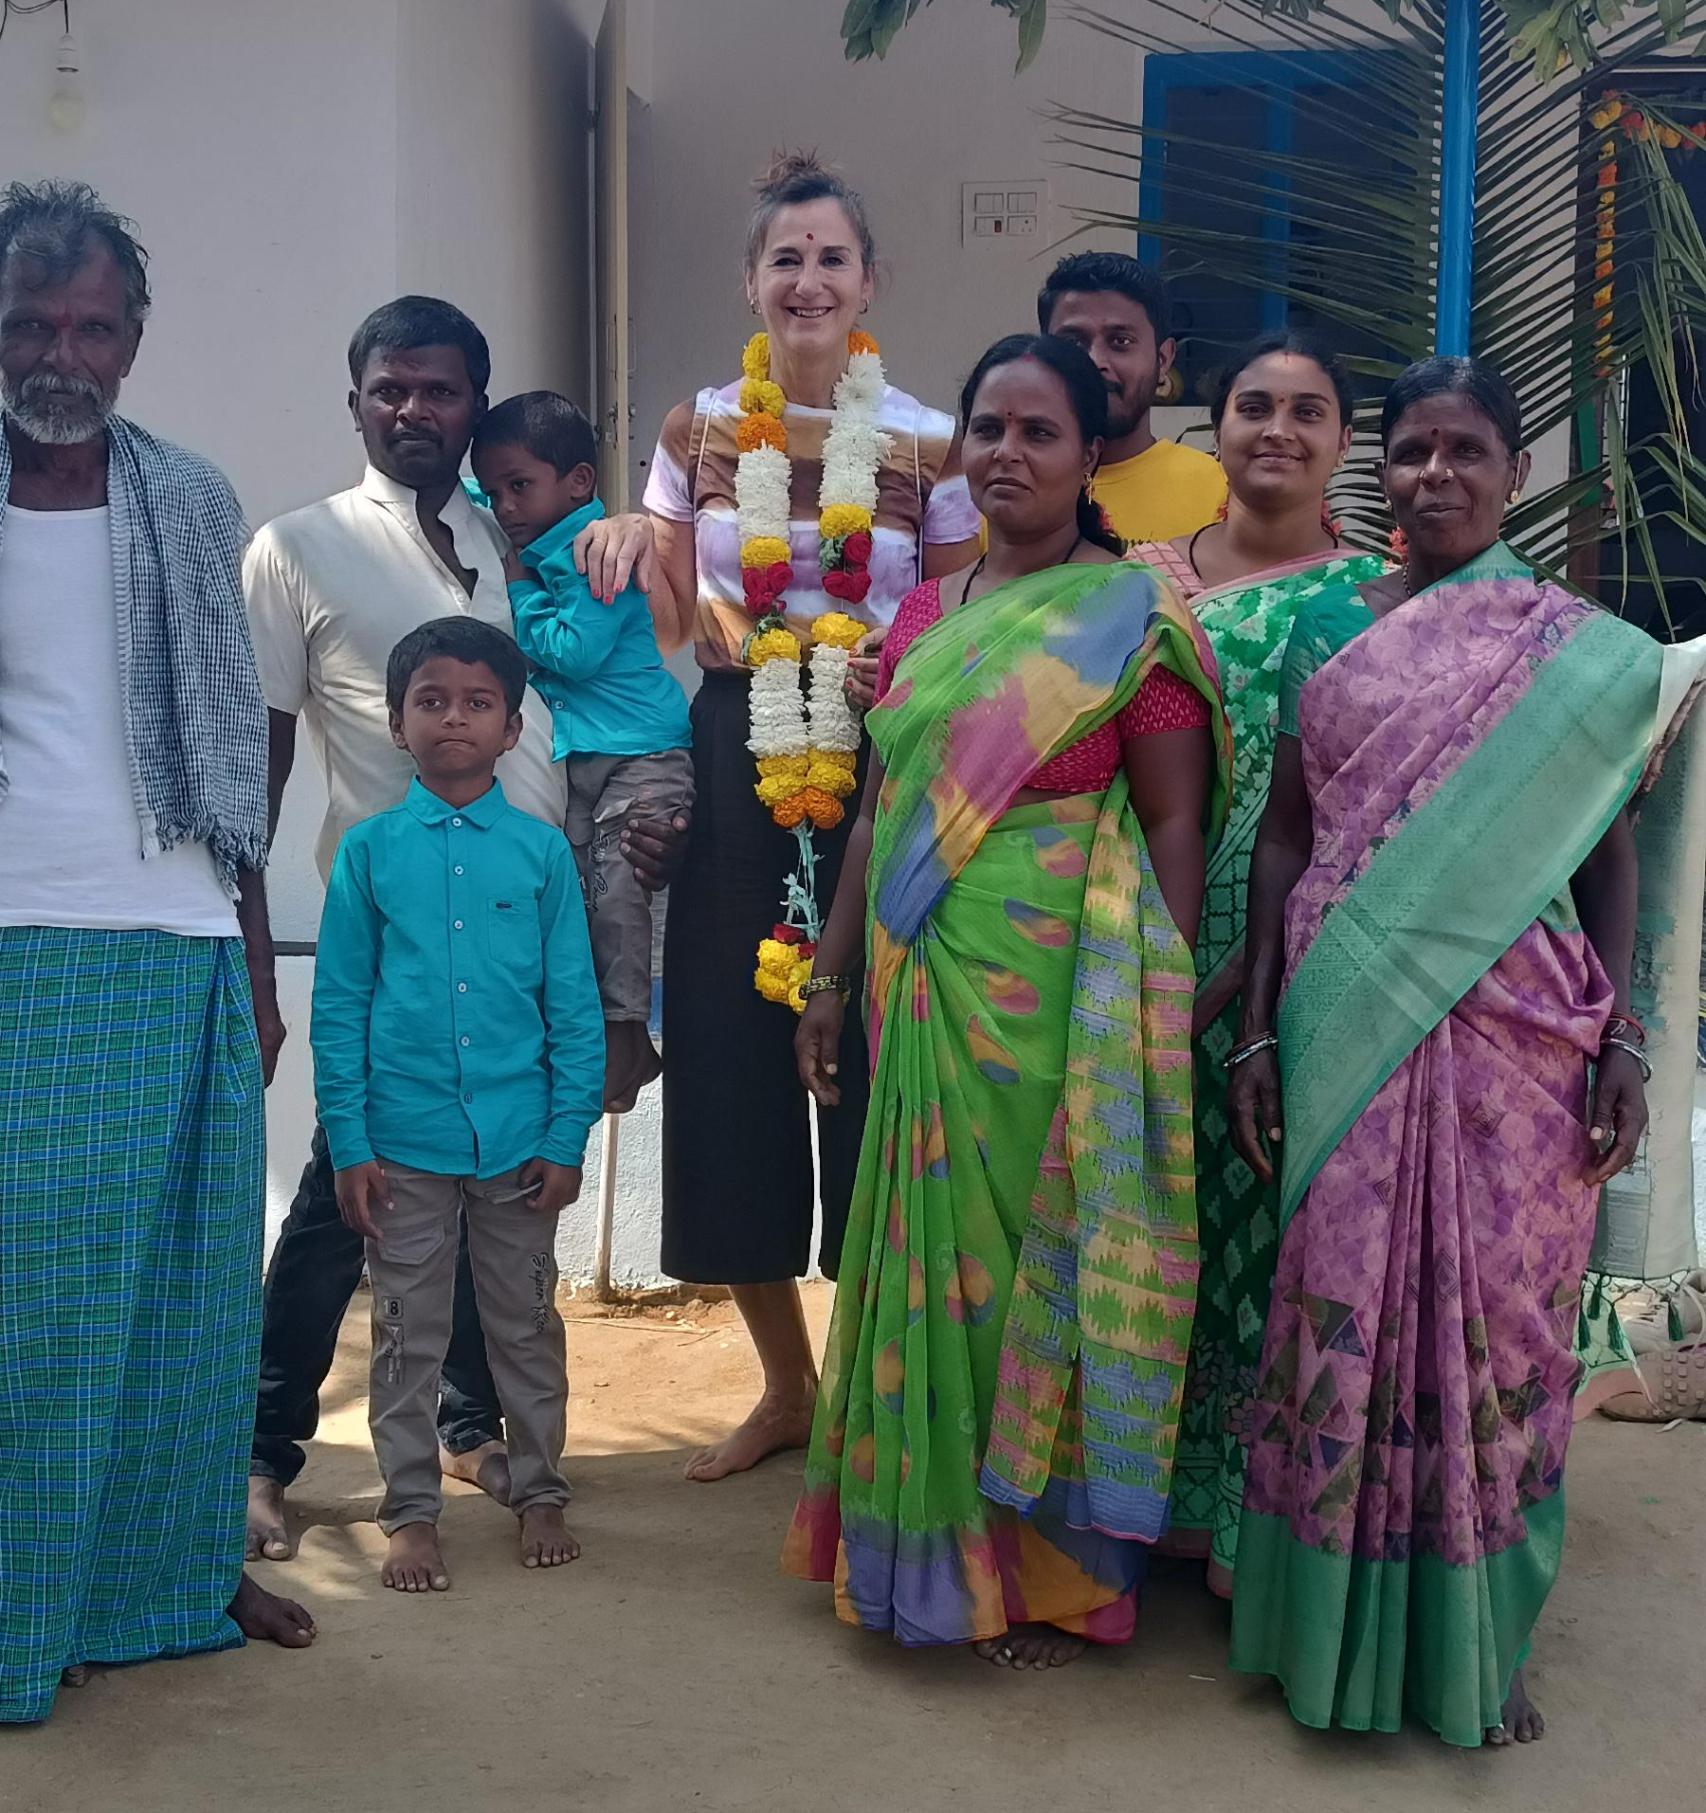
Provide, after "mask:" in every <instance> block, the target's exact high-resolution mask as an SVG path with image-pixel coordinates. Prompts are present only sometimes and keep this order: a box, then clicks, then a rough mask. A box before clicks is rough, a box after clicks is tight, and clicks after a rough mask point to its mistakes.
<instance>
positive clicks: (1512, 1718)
mask: <svg viewBox="0 0 1706 1813" xmlns="http://www.w3.org/2000/svg"><path fill="white" fill-rule="evenodd" d="M1545 1735H1546V1721H1545V1720H1544V1719H1543V1718H1542V1717H1541V1716H1540V1708H1539V1707H1538V1706H1536V1705H1535V1703H1534V1702H1533V1701H1532V1700H1531V1699H1530V1698H1529V1697H1528V1689H1527V1688H1526V1687H1524V1686H1523V1684H1522V1670H1521V1669H1520V1668H1519V1669H1518V1670H1517V1671H1516V1673H1515V1674H1513V1675H1512V1676H1511V1690H1510V1692H1509V1693H1508V1694H1506V1695H1505V1711H1504V1723H1503V1724H1500V1725H1493V1726H1491V1727H1489V1729H1488V1731H1487V1742H1488V1743H1489V1744H1492V1745H1494V1746H1496V1747H1497V1748H1498V1749H1501V1750H1502V1749H1503V1748H1504V1747H1505V1746H1506V1745H1507V1744H1534V1743H1538V1742H1539V1741H1540V1739H1541V1738H1543V1737H1544V1736H1545Z"/></svg>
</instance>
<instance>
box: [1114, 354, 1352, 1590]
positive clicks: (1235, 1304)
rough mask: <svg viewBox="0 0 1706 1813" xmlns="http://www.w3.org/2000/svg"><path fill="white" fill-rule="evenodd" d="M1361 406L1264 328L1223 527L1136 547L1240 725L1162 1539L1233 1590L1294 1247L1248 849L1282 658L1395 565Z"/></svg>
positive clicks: (1230, 393) (1222, 872)
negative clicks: (1268, 1357)
mask: <svg viewBox="0 0 1706 1813" xmlns="http://www.w3.org/2000/svg"><path fill="white" fill-rule="evenodd" d="M1353 402H1354V399H1353V397H1352V393H1351V387H1350V381H1349V379H1348V378H1347V377H1346V375H1345V371H1344V368H1343V366H1342V365H1341V364H1340V363H1339V361H1338V359H1337V358H1335V357H1334V355H1333V354H1332V353H1331V352H1329V351H1328V350H1327V349H1326V348H1325V347H1323V346H1321V345H1320V344H1319V343H1317V342H1316V341H1315V340H1313V339H1312V338H1311V337H1309V336H1308V335H1305V334H1301V333H1298V332H1297V331H1296V330H1294V329H1282V330H1280V331H1277V332H1274V333H1270V334H1263V335H1262V336H1260V337H1259V338H1258V339H1256V340H1253V341H1252V342H1251V343H1250V344H1249V345H1248V346H1247V347H1245V348H1244V350H1243V351H1242V352H1240V353H1239V354H1237V355H1236V356H1235V357H1234V358H1233V359H1232V361H1231V362H1230V363H1229V364H1228V366H1227V368H1226V371H1225V373H1224V374H1223V376H1222V377H1221V380H1220V383H1219V385H1218V387H1217V388H1216V391H1215V395H1214V401H1213V404H1212V408H1211V416H1212V419H1213V422H1214V437H1215V452H1216V454H1217V456H1218V457H1219V460H1220V463H1221V465H1222V466H1223V467H1224V468H1225V469H1226V479H1227V485H1228V489H1229V495H1228V497H1227V501H1226V506H1225V509H1224V510H1223V512H1222V515H1221V519H1220V521H1218V522H1215V523H1210V524H1209V525H1208V526H1207V527H1206V528H1202V529H1198V530H1197V531H1196V532H1195V533H1194V534H1191V535H1181V536H1180V537H1179V538H1178V539H1177V540H1176V541H1171V542H1157V543H1144V544H1141V545H1140V546H1138V547H1136V548H1134V549H1133V550H1132V554H1133V556H1134V558H1136V559H1139V560H1146V561H1148V562H1149V564H1150V565H1152V566H1154V567H1157V568H1158V569H1159V570H1160V571H1161V572H1163V573H1165V574H1167V575H1168V577H1169V578H1171V579H1172V580H1173V581H1174V583H1175V584H1176V585H1177V586H1178V588H1179V590H1180V591H1181V592H1182V593H1183V594H1184V595H1185V597H1186V598H1188V599H1190V600H1191V601H1192V609H1193V611H1194V612H1195V614H1196V618H1197V621H1198V622H1199V623H1200V624H1201V625H1202V627H1203V629H1204V630H1205V631H1206V632H1207V634H1208V639H1209V643H1210V645H1211V646H1212V647H1213V649H1214V657H1215V663H1216V665H1217V667H1218V668H1219V670H1220V684H1221V689H1222V691H1223V693H1224V695H1225V698H1226V715H1227V717H1228V718H1229V719H1230V720H1231V723H1232V742H1233V751H1234V757H1233V782H1232V812H1231V817H1230V818H1229V819H1228V821H1227V826H1226V834H1225V836H1223V837H1222V838H1221V840H1220V842H1219V844H1218V845H1217V846H1216V847H1215V851H1214V855H1213V856H1212V857H1211V858H1210V860H1209V865H1208V883H1207V890H1206V893H1205V896H1204V901H1203V920H1202V933H1201V936H1200V937H1199V938H1198V940H1197V978H1198V985H1197V1001H1196V1011H1195V1021H1196V1025H1197V1028H1198V1037H1197V1041H1196V1127H1197V1232H1198V1239H1199V1241H1200V1243H1201V1258H1202V1274H1201V1277H1200V1279H1199V1280H1198V1290H1197V1313H1196V1322H1195V1324H1194V1326H1193V1328H1192V1330H1191V1365H1190V1372H1189V1376H1188V1378H1187V1380H1186V1386H1185V1408H1184V1414H1183V1416H1182V1418H1181V1419H1180V1424H1179V1453H1178V1460H1177V1462H1176V1464H1175V1466H1174V1469H1173V1501H1172V1504H1171V1507H1170V1508H1169V1511H1168V1533H1167V1537H1166V1540H1165V1542H1164V1543H1163V1545H1162V1546H1163V1547H1164V1548H1165V1549H1166V1550H1167V1551H1168V1552H1169V1553H1171V1554H1187V1555H1196V1556H1204V1557H1206V1558H1207V1561H1208V1584H1209V1586H1210V1588H1211V1589H1212V1590H1213V1591H1214V1592H1216V1593H1218V1594H1219V1595H1221V1596H1222V1597H1223V1598H1224V1597H1227V1596H1229V1595H1230V1594H1231V1591H1232V1567H1233V1561H1234V1558H1235V1556H1236V1553H1237V1543H1238V1516H1239V1509H1240V1507H1241V1505H1242V1503H1243V1499H1244V1438H1245V1433H1246V1429H1247V1425H1248V1421H1249V1417H1250V1414H1251V1399H1252V1396H1253V1393H1254V1390H1255V1382H1256V1370H1257V1367H1258V1366H1259V1364H1260V1362H1261V1357H1262V1328H1263V1326H1264V1323H1265V1321H1266V1318H1267V1311H1268V1293H1269V1291H1270V1289H1271V1288H1272V1286H1273V1277H1274V1260H1275V1258H1276V1257H1277V1255H1278V1251H1279V1220H1278V1212H1279V1200H1278V1190H1277V1188H1276V1187H1275V1186H1274V1185H1273V1184H1272V1183H1271V1182H1270V1183H1262V1182H1261V1181H1260V1180H1258V1179H1257V1177H1256V1176H1255V1174H1254V1173H1253V1172H1252V1171H1251V1169H1250V1167H1249V1166H1248V1165H1247V1164H1245V1162H1244V1160H1243V1159H1242V1158H1240V1157H1239V1156H1238V1154H1237V1153H1236V1152H1235V1151H1234V1150H1233V1149H1232V1148H1231V1146H1230V1145H1229V1144H1228V1142H1227V1138H1226V1088H1227V1075H1226V1071H1225V1070H1224V1069H1223V1068H1222V1065H1223V1062H1224V1060H1225V1057H1226V1054H1227V1053H1228V1052H1229V1051H1230V1050H1231V1049H1232V1046H1233V1044H1234V1042H1235V1040H1236V1037H1237V1032H1238V1007H1237V994H1238V990H1239V987H1240V986H1241V984H1242V982H1243V977H1244V902H1245V895H1246V892H1247V888H1248V883H1249V875H1250V849H1251V846H1252V844H1253V843H1254V842H1255V837H1256V826H1257V824H1258V822H1259V821H1260V819H1261V816H1262V807H1263V805H1264V804H1265V802H1266V800H1267V797H1268V775H1269V773H1270V771H1271V769H1272V766H1273V752H1274V735H1275V728H1276V724H1277V720H1278V714H1279V677H1280V661H1281V657H1282V656H1283V655H1284V653H1285V646H1286V639H1287V638H1288V637H1289V635H1290V634H1291V626H1292V624H1293V622H1294V621H1295V620H1296V617H1297V613H1298V611H1299V610H1300V609H1301V608H1302V607H1303V606H1304V605H1306V604H1308V603H1309V602H1311V601H1312V600H1314V599H1316V598H1319V597H1322V596H1327V595H1331V594H1333V593H1335V592H1338V591H1350V590H1352V588H1354V587H1356V586H1357V585H1359V584H1361V583H1362V582H1363V581H1365V580H1370V579H1377V578H1379V576H1380V575H1381V573H1382V572H1384V571H1385V564H1386V563H1385V562H1384V561H1383V560H1381V559H1380V558H1379V557H1378V556H1377V555H1372V554H1358V553H1355V552H1353V551H1351V550H1349V549H1346V548H1343V547H1341V546H1340V542H1339V533H1338V530H1337V528H1336V527H1335V526H1334V524H1333V522H1332V519H1331V513H1330V512H1329V510H1328V508H1327V501H1326V488H1327V482H1328V480H1329V479H1331V477H1332V476H1333V474H1334V472H1335V471H1336V470H1337V469H1338V467H1339V465H1340V463H1341V462H1342V461H1343V459H1344V458H1345V455H1346V454H1347V453H1348V452H1349V450H1350V443H1351V411H1352V407H1353Z"/></svg>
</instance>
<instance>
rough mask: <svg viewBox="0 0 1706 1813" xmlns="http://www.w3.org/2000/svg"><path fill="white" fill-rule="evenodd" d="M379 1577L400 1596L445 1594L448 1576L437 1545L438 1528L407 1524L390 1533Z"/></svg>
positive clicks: (435, 1525) (447, 1586)
mask: <svg viewBox="0 0 1706 1813" xmlns="http://www.w3.org/2000/svg"><path fill="white" fill-rule="evenodd" d="M379 1578H380V1579H381V1580H382V1581H383V1582H384V1583H385V1585H386V1586H389V1587H395V1588H396V1590H397V1591H398V1592H399V1593H429V1592H430V1593H445V1592H448V1591H449V1590H450V1574H449V1572H448V1570H447V1569H446V1568H445V1565H444V1554H443V1552H442V1551H441V1550H440V1548H439V1546H438V1526H437V1524H431V1523H406V1524H404V1525H403V1527H402V1528H401V1529H400V1530H393V1531H392V1532H391V1540H390V1542H389V1543H388V1544H387V1545H386V1549H385V1565H384V1566H383V1567H382V1568H381V1569H380V1570H379Z"/></svg>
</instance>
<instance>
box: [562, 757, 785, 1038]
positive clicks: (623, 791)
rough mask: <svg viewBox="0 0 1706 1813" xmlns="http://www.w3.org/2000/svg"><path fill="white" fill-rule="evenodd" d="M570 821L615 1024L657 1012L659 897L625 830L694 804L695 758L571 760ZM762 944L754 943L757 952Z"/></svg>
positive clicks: (596, 961) (595, 953) (601, 981)
mask: <svg viewBox="0 0 1706 1813" xmlns="http://www.w3.org/2000/svg"><path fill="white" fill-rule="evenodd" d="M566 766H567V768H568V773H569V810H568V816H567V817H566V818H565V819H564V821H563V829H564V830H565V831H566V832H567V833H568V837H569V843H570V844H571V845H572V846H573V848H574V852H575V862H576V864H577V865H578V866H579V868H580V874H581V886H582V887H583V888H584V889H585V890H586V919H587V929H588V931H589V932H590V933H591V935H592V962H593V968H594V970H595V971H596V972H597V975H598V998H599V1000H600V1001H601V1002H602V1003H603V1004H604V1017H605V1019H607V1020H640V1021H645V1020H649V1019H650V1018H651V1012H652V897H651V895H650V894H648V893H647V892H646V890H645V889H644V888H642V887H641V886H640V883H639V881H638V879H637V878H636V876H635V874H634V871H633V869H632V867H631V866H630V865H629V862H628V859H627V857H625V856H624V855H623V854H622V833H623V831H624V830H626V829H627V827H628V824H629V821H630V820H632V819H636V818H661V819H670V818H673V817H674V816H675V815H676V813H677V812H683V811H686V810H687V809H688V808H690V807H691V806H692V804H693V756H692V753H691V752H690V751H688V750H686V749H666V750H664V751H663V752H662V753H661V754H658V755H571V756H570V757H569V758H568V762H567V764H566ZM756 948H757V946H756V945H755V946H754V949H756Z"/></svg>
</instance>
